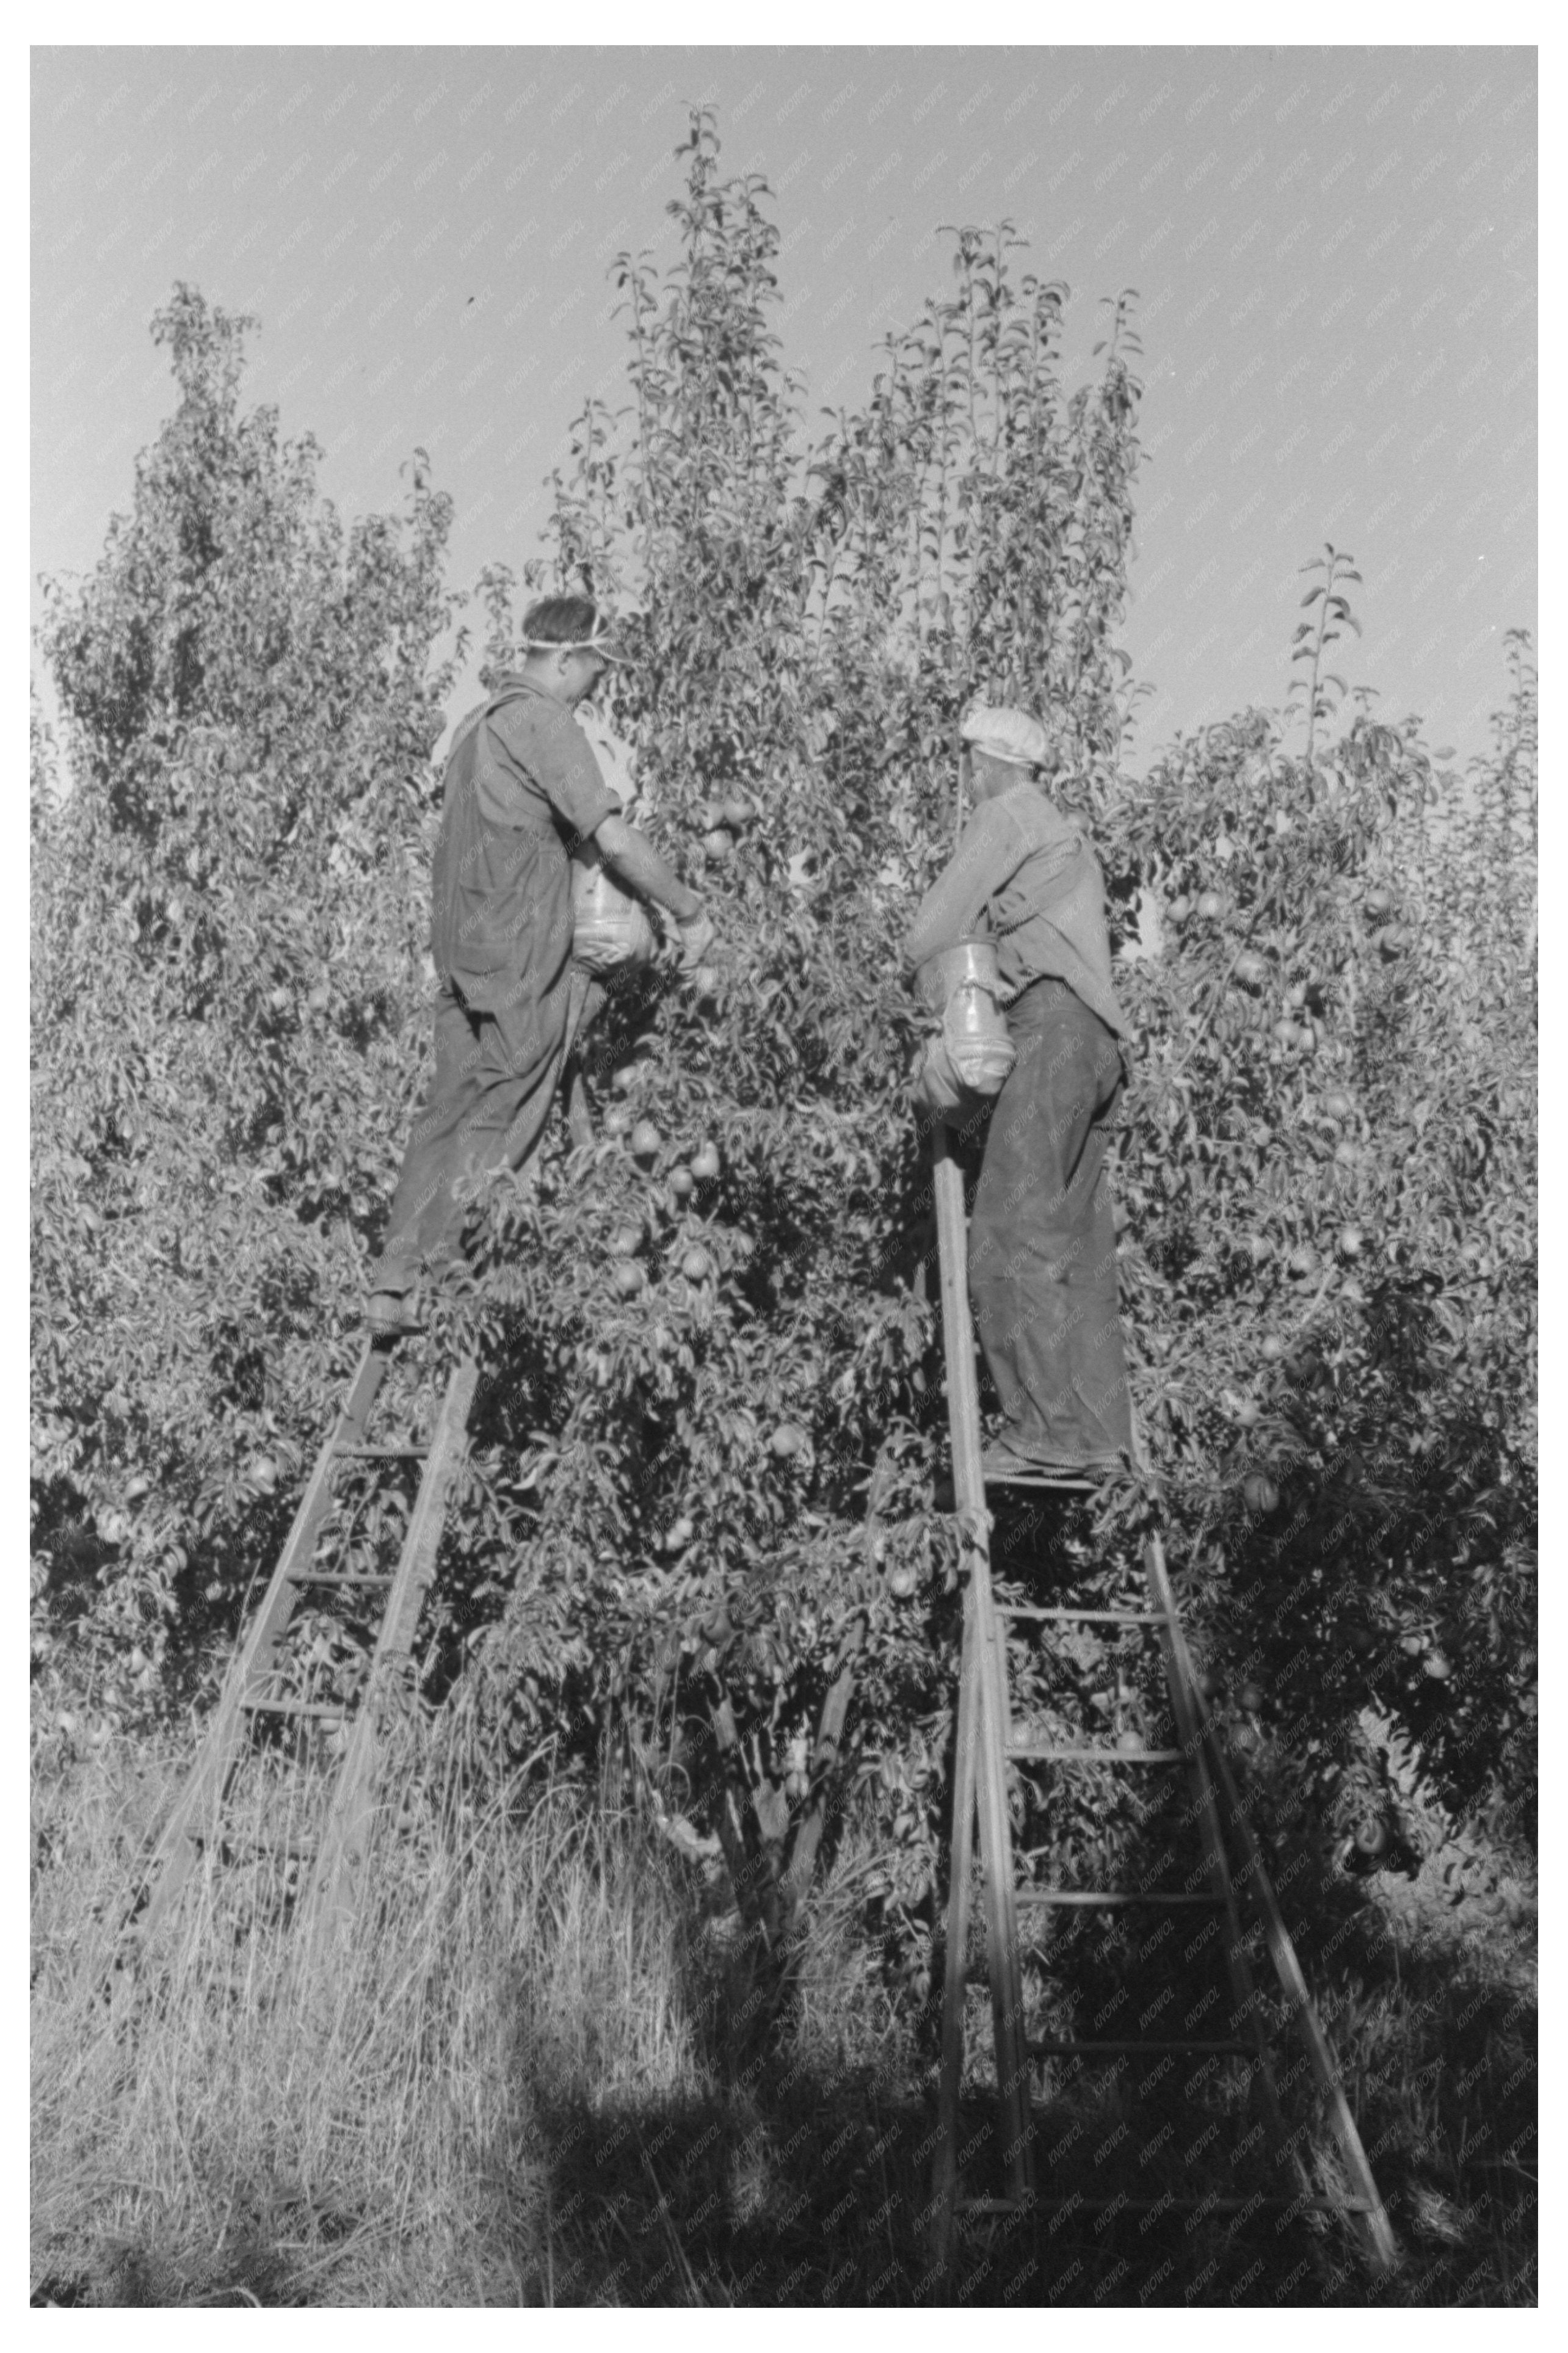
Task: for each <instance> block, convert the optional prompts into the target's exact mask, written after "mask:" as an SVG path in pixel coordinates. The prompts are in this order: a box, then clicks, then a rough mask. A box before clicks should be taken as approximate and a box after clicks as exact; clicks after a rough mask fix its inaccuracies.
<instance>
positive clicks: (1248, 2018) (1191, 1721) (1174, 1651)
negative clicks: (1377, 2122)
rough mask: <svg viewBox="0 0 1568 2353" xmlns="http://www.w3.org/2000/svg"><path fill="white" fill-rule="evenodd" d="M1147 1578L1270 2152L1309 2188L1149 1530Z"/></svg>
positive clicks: (1301, 2187)
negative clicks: (1284, 2107)
mask: <svg viewBox="0 0 1568 2353" xmlns="http://www.w3.org/2000/svg"><path fill="white" fill-rule="evenodd" d="M1143 1566H1144V1575H1145V1577H1147V1579H1148V1583H1149V1594H1150V1606H1151V1607H1152V1608H1153V1609H1158V1610H1160V1612H1161V1613H1162V1617H1163V1623H1162V1624H1161V1625H1160V1631H1159V1641H1160V1655H1161V1658H1162V1660H1163V1662H1164V1666H1165V1682H1166V1687H1167V1690H1168V1691H1169V1694H1170V1698H1171V1715H1172V1716H1173V1717H1174V1719H1175V1724H1176V1736H1177V1738H1178V1739H1179V1740H1180V1742H1181V1751H1182V1755H1183V1757H1184V1759H1185V1760H1186V1772H1187V1778H1188V1782H1189V1785H1190V1787H1191V1789H1192V1803H1193V1807H1194V1810H1195V1811H1196V1814H1197V1819H1198V1826H1199V1832H1200V1835H1201V1837H1202V1843H1203V1852H1204V1854H1205V1856H1206V1858H1207V1860H1208V1865H1209V1883H1210V1886H1211V1887H1212V1889H1213V1892H1214V1894H1216V1895H1217V1896H1219V1897H1221V1898H1222V1900H1223V1902H1224V1916H1225V1932H1226V1933H1225V1944H1224V1959H1225V1972H1226V1975H1227V1976H1228V1978H1230V1985H1231V2003H1232V2008H1233V2010H1234V2016H1235V2018H1236V2020H1237V2021H1239V2022H1240V2028H1241V2031H1243V2032H1244V2033H1245V2035H1246V2036H1247V2039H1248V2040H1249V2042H1251V2043H1252V2045H1253V2050H1254V2054H1255V2061H1256V2066H1255V2073H1254V2077H1253V2082H1254V2086H1255V2090H1256V2092H1257V2094H1258V2097H1259V2099H1260V2100H1261V2102H1262V2105H1263V2121H1264V2129H1265V2131H1266V2134H1267V2136H1268V2142H1269V2149H1270V2153H1271V2155H1272V2157H1273V2158H1274V2162H1275V2166H1276V2168H1277V2170H1278V2171H1279V2172H1280V2173H1281V2174H1282V2175H1283V2174H1285V2173H1287V2172H1289V2173H1291V2174H1293V2175H1294V2177H1295V2180H1296V2187H1297V2190H1298V2193H1299V2194H1301V2195H1307V2194H1308V2192H1309V2185H1308V2180H1307V2177H1306V2171H1305V2168H1304V2167H1303V2166H1302V2164H1301V2161H1300V2158H1299V2157H1298V2155H1297V2153H1296V2151H1295V2150H1294V2149H1293V2148H1292V2147H1291V2146H1290V2143H1289V2141H1288V2139H1287V2134H1286V2130H1285V2118H1284V2116H1282V2115H1281V2113H1280V2107H1279V2093H1278V2089H1277V2085H1276V2084H1275V2081H1274V2070H1273V2068H1272V2067H1271V2066H1270V2064H1269V2057H1268V2039H1267V2037H1266V2034H1265V2032H1264V2029H1263V2021H1262V2019H1261V2017H1260V2016H1259V2015H1258V2003H1257V1987H1256V1983H1255V1979H1254V1978H1253V1973H1252V1961H1251V1958H1250V1957H1249V1955H1248V1953H1247V1950H1246V1945H1245V1938H1244V1934H1243V1930H1242V1924H1241V1915H1240V1912H1239V1910H1238V1908H1237V1905H1236V1895H1235V1884H1234V1880H1233V1878H1232V1875H1231V1867H1230V1856H1229V1854H1228V1852H1227V1851H1226V1847H1225V1838H1224V1825H1223V1823H1222V1822H1221V1820H1220V1813H1219V1809H1218V1807H1217V1806H1216V1804H1215V1802H1214V1785H1213V1779H1212V1778H1211V1777H1210V1774H1209V1771H1208V1768H1207V1766H1206V1764H1205V1761H1204V1757H1203V1750H1202V1742H1201V1739H1200V1737H1199V1730H1198V1717H1197V1714H1196V1710H1195V1706H1194V1702H1195V1699H1196V1696H1197V1694H1196V1689H1195V1686H1194V1685H1193V1683H1192V1680H1191V1677H1190V1673H1189V1670H1188V1663H1187V1659H1186V1654H1185V1652H1184V1651H1182V1650H1181V1648H1179V1646H1178V1644H1177V1641H1176V1635H1175V1627H1176V1596H1175V1591H1174V1589H1173V1588H1172V1586H1171V1574H1170V1570H1169V1568H1168V1567H1167V1566H1166V1560H1165V1547H1164V1546H1163V1545H1162V1544H1161V1542H1160V1535H1159V1532H1158V1530H1156V1529H1152V1528H1151V1529H1150V1532H1149V1535H1148V1536H1147V1538H1146V1540H1145V1543H1144V1549H1143Z"/></svg>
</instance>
